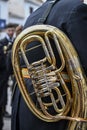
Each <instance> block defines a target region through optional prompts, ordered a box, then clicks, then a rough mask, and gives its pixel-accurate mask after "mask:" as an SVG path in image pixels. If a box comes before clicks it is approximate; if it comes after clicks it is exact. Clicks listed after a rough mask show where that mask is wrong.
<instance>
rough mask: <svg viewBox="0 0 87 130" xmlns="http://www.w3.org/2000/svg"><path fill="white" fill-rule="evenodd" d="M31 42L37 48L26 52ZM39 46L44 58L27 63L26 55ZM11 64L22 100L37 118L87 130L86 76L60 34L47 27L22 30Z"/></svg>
mask: <svg viewBox="0 0 87 130" xmlns="http://www.w3.org/2000/svg"><path fill="white" fill-rule="evenodd" d="M32 42H39V45H36V46H34V47H32V48H29V49H27V46H28V45H29V44H32ZM39 46H41V47H42V49H43V52H44V54H45V56H44V57H43V58H42V59H39V60H37V61H34V62H32V63H30V62H29V60H28V58H27V56H26V52H27V53H28V51H31V50H34V49H36V48H38V47H39ZM26 49H27V50H26ZM55 52H56V53H55ZM30 56H31V55H30ZM20 57H21V58H22V59H23V61H24V63H25V66H26V68H27V75H28V76H30V79H31V81H32V84H33V88H32V90H33V92H32V93H31V92H29V90H27V87H26V83H25V80H24V75H23V72H22V69H23V68H22V66H21V65H20ZM58 62H60V64H59V65H58ZM12 64H13V69H14V74H15V77H16V79H17V82H18V86H19V89H20V91H21V93H22V95H23V98H24V100H25V102H26V104H27V105H28V107H29V109H30V110H31V111H32V112H33V113H34V114H35V115H36V116H37V117H38V118H40V119H41V120H43V121H46V122H55V121H59V120H62V119H65V120H69V125H68V128H67V130H79V129H82V130H86V129H87V124H86V123H87V83H86V76H85V74H84V71H83V69H82V67H81V65H80V61H79V58H78V55H77V52H76V51H75V48H74V47H73V45H72V44H71V42H70V40H69V39H68V38H67V36H66V35H65V34H64V33H63V32H62V31H60V30H59V29H58V28H56V27H53V26H50V25H34V26H32V27H29V28H27V29H25V30H24V31H23V32H22V33H21V34H19V36H18V37H17V38H16V40H15V42H14V45H13V50H12ZM33 96H35V98H36V100H37V101H34V100H33V98H32V97H33Z"/></svg>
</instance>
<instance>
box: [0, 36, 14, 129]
mask: <svg viewBox="0 0 87 130" xmlns="http://www.w3.org/2000/svg"><path fill="white" fill-rule="evenodd" d="M8 44H9V41H8V40H7V38H4V39H1V40H0V107H2V108H3V111H1V112H0V122H1V124H3V113H2V112H4V110H5V108H6V104H7V87H8V78H9V75H10V71H11V69H12V67H10V64H11V61H10V60H8V59H9V57H8V53H4V46H7V45H8ZM11 47H12V45H10V46H9V48H8V50H7V51H9V50H10V49H11ZM9 62H10V63H9ZM1 127H2V126H1ZM0 130H1V129H0Z"/></svg>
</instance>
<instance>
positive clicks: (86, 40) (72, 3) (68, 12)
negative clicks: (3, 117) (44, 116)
mask: <svg viewBox="0 0 87 130" xmlns="http://www.w3.org/2000/svg"><path fill="white" fill-rule="evenodd" d="M50 1H51V0H47V1H46V2H45V3H44V4H43V5H42V6H41V7H40V8H38V9H37V10H36V11H35V12H34V13H32V14H31V15H30V17H28V18H27V21H26V23H25V26H24V29H25V28H27V27H29V26H32V25H36V24H37V21H38V19H39V18H41V17H42V14H43V13H44V11H45V9H46V8H47V7H48V3H49V2H50ZM45 24H49V25H53V26H56V27H58V28H59V29H61V30H62V31H64V32H65V33H66V34H67V36H68V37H69V38H70V40H71V42H72V43H73V45H74V47H75V48H76V50H77V52H78V54H79V57H80V60H81V63H82V66H83V67H84V68H85V70H86V69H87V5H86V4H84V3H83V2H82V0H58V1H57V2H56V4H55V5H54V6H53V8H52V10H51V11H50V14H49V16H48V18H47V20H46V22H45ZM32 46H33V44H32ZM36 54H37V55H38V57H40V56H41V52H40V51H37V53H36ZM35 58H36V57H35V56H34V55H33V54H31V55H30V61H31V62H32V60H34V59H35ZM28 86H31V82H28ZM12 113H13V116H12V130H48V129H50V130H66V128H67V121H59V122H56V123H46V122H44V121H41V120H39V119H38V118H37V117H35V116H34V115H33V114H32V113H31V112H30V111H29V110H28V108H27V106H26V104H25V103H24V100H23V99H22V97H21V94H20V91H19V89H18V87H17V88H16V91H15V93H14V97H13V111H12Z"/></svg>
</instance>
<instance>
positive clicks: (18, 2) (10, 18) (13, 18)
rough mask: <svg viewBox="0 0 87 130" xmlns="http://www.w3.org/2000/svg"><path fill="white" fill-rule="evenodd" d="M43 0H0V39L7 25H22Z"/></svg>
mask: <svg viewBox="0 0 87 130" xmlns="http://www.w3.org/2000/svg"><path fill="white" fill-rule="evenodd" d="M44 1H45V0H0V38H2V37H4V27H5V25H6V24H8V23H14V24H21V25H24V23H25V20H26V18H27V17H28V16H29V15H30V14H31V13H32V12H33V11H34V10H36V9H37V8H38V7H39V6H40V5H41V4H42V3H43V2H44Z"/></svg>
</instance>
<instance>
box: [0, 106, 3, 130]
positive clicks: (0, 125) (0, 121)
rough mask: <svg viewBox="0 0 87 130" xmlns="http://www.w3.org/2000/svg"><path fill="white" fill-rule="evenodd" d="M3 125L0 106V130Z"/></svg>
mask: <svg viewBox="0 0 87 130" xmlns="http://www.w3.org/2000/svg"><path fill="white" fill-rule="evenodd" d="M2 127H3V107H0V130H2Z"/></svg>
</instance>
